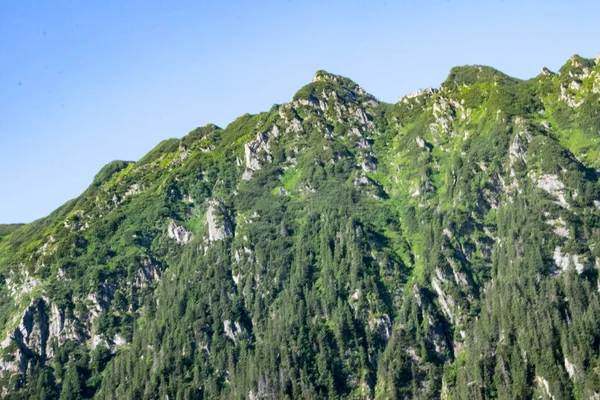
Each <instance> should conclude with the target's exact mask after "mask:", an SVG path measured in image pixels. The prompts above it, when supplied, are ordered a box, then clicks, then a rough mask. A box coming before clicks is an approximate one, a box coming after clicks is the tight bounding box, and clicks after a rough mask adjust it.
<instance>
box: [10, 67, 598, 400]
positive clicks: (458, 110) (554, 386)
mask: <svg viewBox="0 0 600 400" xmlns="http://www.w3.org/2000/svg"><path fill="white" fill-rule="evenodd" d="M599 62H600V59H598V58H597V59H596V60H591V59H585V58H582V57H579V56H573V57H572V58H571V59H570V60H568V61H567V63H566V64H565V65H564V66H563V67H562V68H561V69H560V71H559V72H558V73H553V72H551V71H549V70H547V69H543V70H542V72H541V73H540V74H539V75H538V76H537V77H535V78H533V79H529V80H526V81H523V80H519V79H515V78H512V77H509V76H507V75H505V74H503V73H501V72H499V71H497V70H495V69H493V68H490V67H485V66H464V67H456V68H453V69H452V70H451V71H450V74H449V75H448V78H447V80H446V81H445V82H444V83H443V84H442V85H441V87H440V88H439V89H426V90H422V91H420V92H418V93H415V94H412V95H408V96H406V97H404V98H403V99H401V100H400V101H399V102H398V103H396V104H386V103H382V102H380V101H378V100H377V99H376V98H375V97H373V96H372V95H370V94H368V93H366V92H365V91H364V90H363V89H361V88H360V87H359V86H358V85H357V84H356V83H354V82H352V81H351V80H349V79H347V78H344V77H341V76H337V75H333V74H330V73H328V72H325V71H318V72H317V73H316V75H315V77H314V79H313V81H312V82H311V83H309V84H308V85H306V86H304V87H303V88H302V89H300V90H299V91H298V92H297V93H296V94H295V95H294V97H293V99H292V101H291V102H290V103H287V104H282V105H275V106H273V107H272V108H271V110H270V111H269V112H264V113H260V114H257V115H248V114H246V115H244V116H242V117H240V118H238V119H237V120H235V121H233V122H232V123H231V124H230V125H228V126H227V127H226V128H225V129H222V128H219V127H217V126H215V125H207V126H204V127H202V128H198V129H196V130H194V131H192V132H190V133H189V134H188V135H186V136H185V137H183V138H182V139H181V140H179V139H170V140H166V141H164V142H162V143H160V144H159V145H158V146H157V147H156V148H155V149H154V150H152V151H151V152H150V153H148V154H147V155H146V156H145V157H143V158H142V159H141V160H139V161H138V162H124V161H114V162H112V163H110V164H108V165H107V166H105V167H104V168H103V169H102V170H101V171H100V172H99V173H98V175H96V177H95V178H94V180H93V182H92V184H91V185H90V187H89V188H88V189H87V190H86V191H85V192H84V193H83V194H82V195H81V196H79V197H78V198H76V199H74V200H72V201H70V202H68V203H67V204H65V205H64V206H62V207H60V208H59V209H58V210H56V211H55V212H54V213H52V214H51V215H49V216H48V217H46V218H43V219H40V220H38V221H35V222H33V223H31V224H27V225H23V226H10V227H8V226H0V327H1V329H2V332H1V335H2V338H1V339H2V340H3V341H2V344H1V346H0V347H1V352H2V359H1V360H0V376H1V379H0V386H1V387H2V394H3V396H4V397H6V398H10V399H20V398H23V399H25V398H27V399H51V398H60V399H76V398H99V399H105V398H106V399H116V398H119V399H195V398H228V399H229V398H236V399H237V398H239V399H245V398H247V399H251V400H258V399H285V398H294V399H296V398H364V399H393V398H421V399H435V398H440V399H484V398H485V399H487V398H500V399H506V398H519V399H521V398H523V399H524V398H548V399H584V398H585V399H590V398H596V399H600V294H599V291H600V281H599V280H598V269H599V268H600V246H599V244H600V186H599V182H598V178H599V173H598V171H599V168H600V142H599V140H600V101H599V100H600V65H599Z"/></svg>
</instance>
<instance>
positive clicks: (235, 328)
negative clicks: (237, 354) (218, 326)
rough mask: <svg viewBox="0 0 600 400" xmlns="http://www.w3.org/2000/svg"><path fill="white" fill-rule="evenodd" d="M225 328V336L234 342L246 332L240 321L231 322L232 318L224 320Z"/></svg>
mask: <svg viewBox="0 0 600 400" xmlns="http://www.w3.org/2000/svg"><path fill="white" fill-rule="evenodd" d="M223 330H224V331H225V336H227V337H228V338H229V339H231V341H232V342H233V343H236V342H237V337H238V336H239V335H240V334H242V333H243V332H244V328H242V327H241V326H240V324H239V322H237V321H234V322H233V323H231V321H230V320H225V321H223Z"/></svg>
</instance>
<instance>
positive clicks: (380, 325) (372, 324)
mask: <svg viewBox="0 0 600 400" xmlns="http://www.w3.org/2000/svg"><path fill="white" fill-rule="evenodd" d="M369 329H370V330H371V331H372V332H374V333H376V334H377V335H379V337H380V338H381V339H383V340H384V341H386V342H387V341H388V340H389V339H390V337H391V336H392V322H391V320H390V317H389V315H387V314H383V315H381V316H380V317H377V318H373V319H372V320H370V321H369Z"/></svg>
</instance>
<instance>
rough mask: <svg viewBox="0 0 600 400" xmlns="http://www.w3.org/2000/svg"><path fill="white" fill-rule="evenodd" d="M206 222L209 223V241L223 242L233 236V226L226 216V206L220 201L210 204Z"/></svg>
mask: <svg viewBox="0 0 600 400" xmlns="http://www.w3.org/2000/svg"><path fill="white" fill-rule="evenodd" d="M206 222H207V223H208V240H209V241H210V242H216V241H217V240H222V239H224V238H225V237H226V236H231V235H232V234H233V225H232V223H231V221H230V220H229V218H228V217H227V216H226V210H225V206H224V205H223V203H221V202H220V201H219V200H213V201H211V202H210V204H209V206H208V210H207V211H206Z"/></svg>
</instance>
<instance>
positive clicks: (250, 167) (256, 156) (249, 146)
mask: <svg viewBox="0 0 600 400" xmlns="http://www.w3.org/2000/svg"><path fill="white" fill-rule="evenodd" d="M261 152H265V153H266V158H267V160H268V161H271V159H272V156H271V155H270V154H269V137H268V136H267V135H265V134H264V133H261V132H258V133H257V134H256V139H255V140H252V141H251V142H249V143H246V144H245V145H244V161H245V163H246V170H245V171H244V174H243V175H242V179H243V180H249V179H250V178H252V174H253V173H254V171H258V170H259V169H261V165H260V163H261V160H260V156H261Z"/></svg>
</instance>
